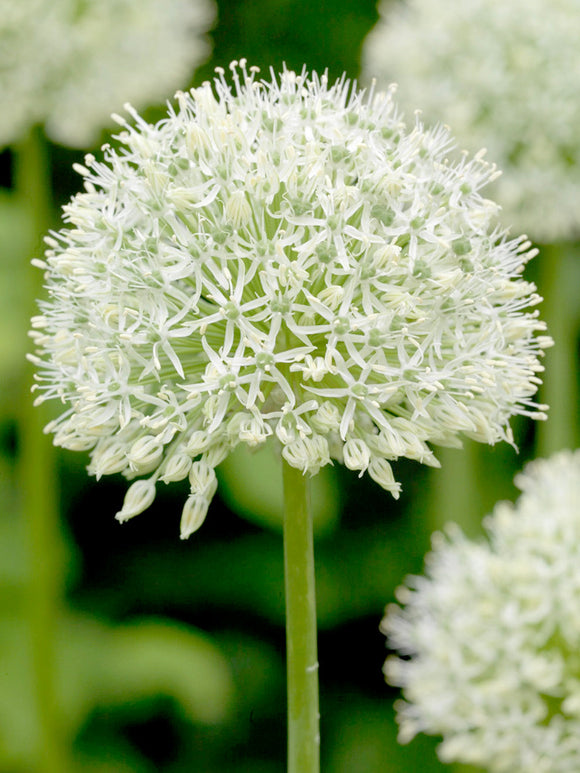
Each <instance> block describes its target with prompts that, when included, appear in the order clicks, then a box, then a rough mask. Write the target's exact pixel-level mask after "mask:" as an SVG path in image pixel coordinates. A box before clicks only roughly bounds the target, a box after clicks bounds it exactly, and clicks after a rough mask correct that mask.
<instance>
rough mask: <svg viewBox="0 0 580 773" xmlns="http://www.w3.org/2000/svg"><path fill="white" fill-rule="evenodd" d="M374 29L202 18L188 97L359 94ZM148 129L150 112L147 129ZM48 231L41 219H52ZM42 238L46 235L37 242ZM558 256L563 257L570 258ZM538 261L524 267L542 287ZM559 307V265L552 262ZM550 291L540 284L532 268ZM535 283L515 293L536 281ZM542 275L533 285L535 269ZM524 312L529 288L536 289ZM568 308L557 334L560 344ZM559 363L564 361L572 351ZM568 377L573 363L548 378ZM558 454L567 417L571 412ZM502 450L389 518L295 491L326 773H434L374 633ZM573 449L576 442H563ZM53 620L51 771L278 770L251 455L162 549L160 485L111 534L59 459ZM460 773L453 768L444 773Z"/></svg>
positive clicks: (6, 509)
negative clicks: (259, 86) (401, 712)
mask: <svg viewBox="0 0 580 773" xmlns="http://www.w3.org/2000/svg"><path fill="white" fill-rule="evenodd" d="M376 19H377V12H376V8H375V3H374V2H373V1H372V0H333V2H329V1H327V0H321V1H320V2H316V0H315V1H314V2H313V1H312V0H220V2H219V19H218V22H217V26H216V28H215V29H214V31H213V33H212V38H213V44H214V53H213V56H212V58H211V60H210V61H209V62H208V63H207V64H206V65H204V66H203V67H202V68H201V69H200V70H199V71H198V72H197V73H196V75H195V80H194V81H193V84H198V83H200V82H201V81H202V80H205V79H207V78H210V77H211V74H212V72H213V68H214V67H216V66H218V65H221V66H224V67H226V68H227V66H228V63H229V62H230V61H231V60H232V59H234V58H241V57H246V58H247V59H248V60H249V62H250V63H252V64H258V65H259V66H261V67H262V69H263V70H265V71H268V69H269V67H270V66H272V67H273V68H274V69H275V70H278V69H279V68H280V67H281V65H282V63H283V62H285V63H286V64H287V65H288V66H289V67H292V68H298V69H301V67H302V65H303V64H306V66H307V67H308V68H310V69H318V70H322V69H325V68H328V70H329V73H330V76H331V77H338V76H340V75H341V74H342V72H343V71H346V73H347V74H348V75H349V76H350V77H353V78H356V77H357V76H358V72H359V58H360V50H361V45H362V41H363V39H364V37H365V35H366V34H367V32H368V31H369V30H370V28H371V27H372V25H373V24H374V22H375V21H376ZM158 114H159V109H152V110H151V111H150V117H152V118H155V117H156V116H157V115H158ZM50 153H51V164H52V170H53V188H54V191H55V198H56V204H57V205H58V206H60V205H61V204H62V203H64V202H65V201H66V200H67V199H68V197H69V196H70V195H71V194H72V193H74V192H75V190H76V188H77V186H78V181H77V178H76V175H74V174H73V173H72V172H71V165H72V163H73V162H74V161H75V160H81V157H82V154H81V153H76V152H73V151H70V150H67V149H64V148H62V147H58V146H55V145H53V146H51V147H50ZM1 160H2V172H3V180H4V186H5V188H4V190H3V191H2V192H1V196H0V236H1V239H0V250H1V254H0V377H1V381H2V386H1V389H0V771H2V773H25V772H26V773H28V772H29V771H36V770H42V764H41V763H40V762H39V752H38V748H37V743H38V719H37V717H36V713H35V708H34V691H35V685H34V681H33V678H32V672H31V647H30V635H29V632H28V628H27V623H26V610H27V603H28V594H27V587H28V580H29V576H30V561H29V558H28V553H27V547H26V544H27V543H26V522H25V519H24V517H23V514H22V489H23V486H34V484H35V471H34V470H28V471H27V474H26V477H25V480H24V481H22V480H21V479H19V478H18V475H17V471H16V470H17V467H16V460H17V456H18V443H19V437H18V431H17V419H18V415H19V413H20V410H21V407H22V405H23V402H24V401H28V400H29V396H28V394H26V393H23V391H22V387H21V384H22V383H23V367H24V366H23V354H24V351H25V350H26V348H27V346H28V344H27V342H26V330H27V327H28V311H27V305H26V302H25V297H26V279H25V273H26V268H25V266H26V263H27V260H28V256H29V253H30V250H31V244H30V239H29V236H28V234H29V232H30V228H29V227H28V223H27V215H26V212H25V210H24V208H23V207H22V206H21V205H20V203H19V202H18V201H17V200H16V199H15V197H14V195H13V194H12V192H11V190H10V186H11V177H10V171H11V167H10V164H11V155H10V152H9V151H6V152H5V153H4V154H3V155H2V159H1ZM56 217H57V213H56V212H55V218H56ZM55 222H56V221H55ZM572 251H573V245H572V246H570V252H571V253H572ZM543 259H544V258H543V256H542V257H540V258H539V259H538V265H540V266H541V261H542V260H543ZM567 265H568V268H569V271H570V275H569V285H570V286H572V287H576V286H577V280H578V266H579V261H578V259H577V257H574V258H570V259H569V260H568V263H567ZM547 268H548V273H549V266H548V267H547ZM539 270H540V268H538V266H535V267H532V270H531V274H532V275H533V274H534V272H536V273H538V271H539ZM543 271H544V273H545V271H546V266H544V267H543ZM540 291H542V288H540ZM575 299H576V300H577V294H575V296H574V298H573V299H572V301H571V302H570V303H568V304H567V308H568V309H569V312H568V316H567V317H566V319H565V324H566V325H567V327H568V329H569V330H571V331H573V335H574V336H576V338H575V340H576V342H577V323H578V312H577V306H578V304H577V303H576V304H575V303H574V300H575ZM577 349H578V347H577V345H576V352H577ZM568 367H569V369H572V370H573V371H574V373H575V374H576V380H577V378H578V376H577V374H578V363H577V359H576V360H575V361H573V362H569V363H568ZM569 416H570V425H571V426H572V427H573V430H572V435H571V436H572V437H574V436H575V437H577V430H578V427H577V425H578V421H577V406H575V405H571V406H570V413H569ZM515 433H516V439H517V442H518V443H519V445H520V454H519V455H516V453H515V452H514V451H513V449H511V448H509V447H505V448H504V447H497V448H475V447H474V446H472V445H470V446H468V448H467V451H466V452H465V453H462V452H460V451H451V452H446V454H445V466H444V469H443V470H442V471H432V470H428V469H423V468H421V467H420V466H419V465H418V464H414V463H413V464H412V463H406V462H401V463H398V464H397V474H398V476H399V477H400V479H401V480H402V481H403V486H404V492H403V496H402V498H401V500H400V501H399V502H394V501H393V500H392V499H391V498H390V497H389V496H388V495H387V494H386V493H385V492H383V491H381V490H380V489H378V487H377V486H375V485H374V484H373V483H372V481H369V480H368V479H367V478H362V479H358V478H357V477H356V476H355V475H354V474H352V473H348V471H346V470H344V469H340V468H338V467H337V466H335V467H334V468H333V469H330V470H324V471H323V472H322V473H321V475H320V476H319V477H318V478H317V479H316V481H315V492H314V502H315V522H316V536H317V541H316V571H317V593H318V610H319V651H320V652H319V655H320V657H319V659H320V679H321V711H322V768H323V770H324V771H326V772H327V773H359V772H360V773H399V772H400V773H402V772H403V771H414V770H417V771H422V773H432V772H433V773H435V771H439V770H442V769H443V766H442V765H441V764H440V763H439V762H438V760H437V758H436V754H435V752H434V747H435V740H433V739H427V738H419V739H416V740H415V741H414V742H413V743H412V744H411V745H410V746H408V747H401V746H398V745H397V743H396V724H395V721H394V713H393V706H392V703H393V699H395V698H396V697H397V695H396V691H394V690H392V689H390V688H388V687H387V686H386V685H385V684H384V681H383V677H382V673H381V667H382V663H383V661H384V658H385V655H386V650H385V642H384V637H383V636H382V635H381V634H380V633H379V630H378V625H379V622H380V619H381V616H382V613H383V608H384V606H385V604H386V603H387V602H389V601H391V600H392V599H393V591H394V588H395V587H396V585H398V584H399V583H400V582H401V581H402V579H403V577H404V576H405V575H406V574H407V573H413V572H419V571H420V570H421V566H422V562H423V556H424V553H425V551H426V550H427V549H428V546H429V535H430V532H431V531H432V529H434V528H436V527H438V526H441V525H442V523H444V522H445V521H446V520H458V521H459V522H460V523H462V525H463V526H464V528H465V529H466V530H467V531H468V533H470V534H472V535H476V534H478V533H479V531H480V525H479V524H480V521H481V518H482V516H483V515H484V514H485V513H486V512H489V511H490V510H491V508H492V507H493V504H494V503H495V502H496V501H497V500H498V499H501V498H514V496H515V494H516V492H515V489H514V487H513V485H512V478H513V475H514V473H515V472H516V471H517V470H519V469H520V468H521V466H522V465H523V463H524V461H525V460H527V459H528V458H530V457H532V456H533V455H534V453H535V451H534V428H533V427H532V426H531V424H530V423H528V422H526V421H520V422H517V423H516V425H515ZM574 433H575V435H574ZM57 454H58V457H57V458H58V481H59V488H60V493H61V502H62V509H61V545H60V560H61V565H62V567H63V572H64V578H63V593H64V595H63V604H62V615H61V620H60V621H59V626H58V638H57V661H58V662H57V666H58V672H57V673H58V686H59V706H58V711H59V712H60V713H59V716H60V717H61V718H62V725H63V733H64V735H65V737H66V738H67V742H68V745H69V751H70V760H71V770H79V771H89V773H92V772H93V771H94V772H95V773H97V772H98V773H106V772H108V771H110V772H111V773H124V772H125V771H127V773H129V771H131V772H134V773H141V772H143V773H149V772H150V771H169V772H170V773H181V771H197V772H198V773H276V772H278V771H282V770H284V768H285V753H286V749H285V743H286V729H285V681H284V680H285V666H284V598H283V567H282V540H281V498H280V469H279V467H278V464H277V461H276V460H275V459H274V457H272V456H270V454H269V452H268V451H265V452H260V453H259V454H256V455H253V456H252V455H250V454H249V453H248V452H245V451H244V452H237V453H236V454H235V455H233V456H232V458H231V459H229V460H228V461H227V462H226V463H224V465H223V466H222V469H221V473H220V478H221V480H220V489H219V492H218V496H217V497H216V500H215V502H214V504H213V505H212V508H211V510H210V514H209V517H208V520H207V522H206V523H205V524H204V526H203V528H202V529H201V531H200V532H198V533H197V534H196V535H195V536H194V537H193V538H191V539H190V540H189V541H187V542H181V541H180V540H179V539H178V526H179V525H178V521H179V514H180V510H181V502H182V500H183V492H182V491H179V490H176V489H178V488H179V487H176V486H175V485H172V486H171V487H169V488H168V489H167V490H166V491H162V492H161V493H160V495H159V496H158V498H157V500H156V502H155V504H154V506H153V507H152V508H151V509H150V510H149V511H148V512H146V513H144V514H143V515H141V516H139V517H138V518H137V519H135V520H134V521H131V522H130V523H128V524H127V525H125V526H120V525H119V524H117V523H116V522H115V521H114V520H113V515H114V513H115V512H116V510H117V509H118V508H119V505H120V503H121V501H122V498H123V493H124V490H125V483H124V481H121V480H117V479H115V478H113V479H109V480H102V481H101V482H99V483H98V484H96V483H95V482H94V480H93V479H89V478H88V477H87V475H86V472H85V469H84V466H85V464H86V461H87V460H86V459H85V458H84V457H83V455H81V454H72V453H70V452H57ZM455 769H456V770H459V768H455Z"/></svg>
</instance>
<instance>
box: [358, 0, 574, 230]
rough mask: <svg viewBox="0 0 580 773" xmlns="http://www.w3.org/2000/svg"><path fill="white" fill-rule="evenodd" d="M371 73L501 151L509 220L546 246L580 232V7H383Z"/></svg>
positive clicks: (411, 3)
mask: <svg viewBox="0 0 580 773" xmlns="http://www.w3.org/2000/svg"><path fill="white" fill-rule="evenodd" d="M379 12H380V19H379V22H378V24H377V26H376V27H375V29H374V30H373V31H372V32H371V34H370V35H369V38H368V40H367V43H366V44H365V46H364V49H363V69H364V72H365V77H367V78H372V77H376V78H378V80H379V82H382V83H385V84H387V83H390V82H391V81H396V82H397V83H399V85H400V88H401V97H402V98H403V99H404V104H405V107H406V108H407V107H410V108H412V109H414V108H417V107H420V108H421V109H422V110H423V111H424V117H425V121H426V122H430V121H444V122H445V123H447V124H449V126H451V128H452V130H453V132H454V134H455V136H456V137H457V139H458V141H459V142H460V143H461V145H462V146H464V145H465V146H467V147H468V148H469V149H470V150H472V151H476V150H478V149H479V148H481V147H486V148H488V149H489V153H490V156H491V157H492V158H493V159H494V161H495V162H496V163H497V164H498V166H499V167H500V169H502V170H503V172H504V174H503V175H502V177H501V179H500V180H499V181H498V184H497V187H496V189H495V194H494V195H497V199H498V201H499V203H500V204H501V205H502V207H503V209H504V212H505V222H506V223H511V224H512V225H513V226H515V228H516V229H517V230H518V231H520V230H521V231H525V232H526V233H528V234H529V235H530V237H531V238H532V239H534V240H535V241H538V242H553V241H560V240H562V239H574V238H576V237H577V236H578V234H579V233H580V173H579V169H580V140H579V135H578V131H577V127H578V125H579V123H580V92H579V90H578V83H579V80H580V46H578V29H579V26H580V5H579V4H578V0H558V2H552V0H503V1H502V0H491V1H490V0H464V2H461V3H457V2H454V0H406V2H405V3H404V4H399V3H391V2H386V1H385V0H383V2H382V3H381V4H380V6H379Z"/></svg>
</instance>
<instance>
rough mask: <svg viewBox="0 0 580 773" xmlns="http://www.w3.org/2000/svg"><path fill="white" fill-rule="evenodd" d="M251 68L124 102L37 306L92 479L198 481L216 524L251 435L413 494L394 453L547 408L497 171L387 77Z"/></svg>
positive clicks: (418, 451)
mask: <svg viewBox="0 0 580 773" xmlns="http://www.w3.org/2000/svg"><path fill="white" fill-rule="evenodd" d="M232 71H233V86H231V85H230V84H229V83H228V81H227V80H226V79H225V77H224V74H223V71H222V70H219V71H218V77H217V78H216V80H215V83H214V88H213V89H212V86H211V85H210V84H209V83H206V84H205V85H203V86H202V87H201V88H197V89H193V90H192V91H191V93H189V94H178V95H177V107H176V108H174V107H170V109H169V114H168V116H167V118H166V119H165V120H162V121H160V122H159V123H158V124H156V125H154V126H153V125H149V124H147V123H145V122H144V121H143V119H142V118H140V116H139V115H138V114H137V113H136V112H135V111H134V110H133V109H132V108H131V107H129V106H128V107H127V110H128V112H129V114H130V115H131V118H132V120H130V121H125V120H124V119H122V118H119V121H120V122H121V124H122V125H123V127H124V131H123V132H122V133H121V134H120V136H119V139H120V141H121V148H120V150H113V149H112V148H109V147H106V148H105V160H104V161H97V160H96V159H95V158H94V157H93V156H87V157H86V159H85V166H77V170H78V171H79V172H80V173H81V174H82V175H83V177H84V185H85V191H84V193H80V194H78V195H77V196H76V197H75V198H74V199H73V200H72V201H71V203H70V204H69V205H68V206H66V207H65V220H66V222H67V226H66V227H65V228H63V229H62V230H61V231H60V232H59V233H54V234H53V235H52V236H50V237H49V238H48V239H47V243H48V246H49V249H48V251H47V253H46V262H40V265H41V266H42V267H43V268H44V269H45V270H46V284H47V288H48V292H49V300H48V301H44V302H42V303H41V316H39V317H37V318H35V319H34V320H33V328H34V330H33V333H32V336H33V338H34V340H35V342H36V346H37V355H36V356H34V357H33V361H34V362H35V363H36V364H37V366H38V376H37V389H38V390H39V391H40V396H39V397H38V400H39V401H43V400H47V399H53V398H57V399H60V400H62V402H63V403H64V404H65V406H66V410H65V412H64V413H63V414H62V416H61V417H60V418H58V419H57V420H55V421H54V422H53V423H52V424H51V425H50V426H49V430H50V431H52V432H54V433H55V443H56V444H58V445H61V446H64V447H65V448H71V449H78V450H84V449H91V455H92V461H91V465H90V470H91V472H93V473H94V474H95V475H97V476H100V475H103V474H108V473H114V472H122V473H123V474H124V475H126V476H127V477H134V476H141V475H145V474H152V477H151V480H152V481H153V482H156V481H157V480H162V481H165V482H169V481H174V480H180V479H184V478H185V477H187V476H188V475H189V476H190V481H191V482H192V486H193V489H194V490H193V494H194V495H195V500H194V501H192V502H190V504H189V505H188V513H189V515H188V518H186V522H187V523H194V524H199V523H200V522H201V516H200V515H199V512H200V508H201V504H200V502H202V500H203V501H204V502H205V503H206V509H207V504H208V503H209V500H210V498H211V496H212V495H213V492H214V490H215V486H214V479H213V477H212V476H211V474H210V470H213V469H214V467H215V466H216V465H217V464H219V463H220V461H222V460H223V459H224V458H225V456H226V455H227V454H228V453H229V452H230V450H231V449H232V448H234V447H235V446H236V445H238V444H239V443H246V444H247V445H248V446H250V447H257V446H260V445H262V444H263V443H265V442H266V441H268V440H269V439H272V441H273V442H275V443H278V444H279V446H280V448H281V453H282V455H283V457H284V458H285V459H286V460H287V462H288V463H289V464H291V465H292V466H294V467H296V468H298V469H300V470H303V471H304V472H305V473H311V474H313V473H316V472H317V471H318V470H319V469H320V468H321V467H323V466H324V465H326V464H329V463H330V462H331V459H337V460H339V461H341V462H342V461H344V462H345V464H346V465H347V466H348V467H350V468H351V469H353V470H357V471H359V472H360V474H361V475H362V474H363V472H364V471H365V470H368V472H369V474H370V475H371V477H372V478H374V479H375V480H376V481H378V483H380V484H381V485H382V486H383V487H384V488H385V489H387V490H389V491H391V492H392V493H393V494H394V495H395V496H397V495H398V492H399V484H398V483H397V482H396V481H395V479H394V476H393V472H392V470H391V467H390V461H392V460H394V459H397V458H398V457H407V458H411V459H417V460H419V461H421V462H424V463H427V464H435V465H436V464H437V462H436V460H435V458H434V456H433V453H432V451H431V449H430V448H429V446H428V445H427V443H428V442H434V443H440V444H443V445H457V444H460V441H459V440H458V435H459V434H465V435H468V436H469V437H472V438H475V439H477V440H480V441H484V442H489V443H494V442H496V441H498V440H508V441H510V442H511V441H512V435H511V431H510V428H509V425H508V420H509V418H510V416H511V415H513V414H516V413H520V414H526V415H532V416H534V417H536V418H540V417H543V416H544V414H543V413H542V406H537V405H536V404H535V403H534V402H533V399H532V398H533V395H534V393H535V391H536V388H537V384H538V383H539V379H538V377H537V373H538V371H540V370H541V366H540V364H539V361H538V356H539V355H540V354H541V350H542V347H544V346H546V345H547V344H549V339H547V338H546V337H545V336H543V335H539V336H537V335H536V333H537V332H538V331H543V330H544V325H543V323H542V322H540V321H539V320H538V317H537V311H530V310H528V308H529V307H530V306H533V305H534V304H536V303H537V301H538V300H539V298H538V296H537V295H536V294H535V288H534V287H533V285H531V284H529V283H528V282H525V281H523V280H522V279H521V277H520V274H521V272H522V270H523V267H524V264H525V262H526V261H527V260H528V259H529V258H530V257H531V256H532V255H533V254H534V251H533V250H530V243H529V242H528V241H527V240H526V239H525V237H522V238H519V239H515V240H506V239H505V237H504V234H503V232H502V231H501V230H500V229H499V228H498V226H497V224H496V213H497V207H496V205H495V204H493V203H492V202H491V201H488V200H486V199H484V198H482V196H481V195H480V193H479V190H480V188H481V187H482V186H483V185H484V184H485V183H487V182H488V181H489V179H490V178H493V176H494V175H495V168H494V167H493V166H490V165H488V164H486V163H485V162H484V161H483V159H482V158H481V156H476V157H475V158H474V159H472V160H468V159H467V158H465V157H464V158H462V160H461V162H460V163H459V164H457V165H454V164H451V163H449V162H448V161H447V160H446V157H447V153H448V152H449V151H450V149H451V148H452V141H451V139H450V137H449V135H448V133H447V131H445V130H444V129H435V130H424V129H423V127H422V126H421V124H420V123H418V122H417V123H416V124H415V125H414V126H413V127H411V128H410V129H407V128H406V127H405V125H404V124H403V123H402V122H401V120H400V118H399V116H398V115H397V112H396V110H395V108H394V105H393V100H392V92H387V93H381V94H375V93H374V92H373V91H372V90H371V91H370V92H369V93H366V94H365V93H364V92H361V91H358V90H357V89H356V88H355V87H354V86H353V85H351V84H350V83H349V81H347V80H345V79H344V78H342V79H341V80H339V81H338V82H337V83H335V84H334V85H329V84H328V82H327V77H326V75H322V76H318V75H316V74H313V75H312V76H310V77H309V76H308V75H307V73H306V72H303V73H302V74H296V73H294V72H289V71H286V70H285V71H284V72H283V73H282V74H281V75H279V76H278V77H276V76H274V75H272V80H271V81H261V80H258V77H257V68H250V69H249V70H248V69H247V68H246V65H245V62H244V61H242V62H240V64H239V65H238V64H237V63H235V62H234V63H233V64H232ZM200 464H202V466H203V473H202V472H200V471H199V470H198V469H197V467H196V465H197V466H199V465H200ZM192 471H193V472H192ZM192 475H193V476H194V478H195V480H193V479H192ZM200 481H201V482H200ZM203 481H205V482H203ZM149 492H150V489H147V488H143V487H141V488H139V491H138V494H139V496H137V497H135V496H132V497H131V500H130V503H129V504H128V505H126V507H124V508H123V510H122V511H121V513H120V517H121V518H125V517H129V516H130V515H133V514H135V513H136V511H137V510H138V509H139V507H138V504H135V502H137V503H139V502H141V500H143V501H144V502H146V503H148V502H149V499H150V496H149ZM190 515H191V518H190ZM189 531H190V529H189V528H188V527H186V528H185V529H184V532H183V533H184V535H187V534H188V533H189Z"/></svg>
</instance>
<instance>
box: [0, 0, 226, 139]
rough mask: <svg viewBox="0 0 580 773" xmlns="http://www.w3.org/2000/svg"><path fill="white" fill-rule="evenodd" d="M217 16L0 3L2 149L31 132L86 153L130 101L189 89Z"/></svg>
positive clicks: (107, 3)
mask: <svg viewBox="0 0 580 773" xmlns="http://www.w3.org/2000/svg"><path fill="white" fill-rule="evenodd" d="M214 17H215V7H214V4H213V2H212V0H88V1H87V0H84V1H83V2H80V1H79V0H0V95H1V97H2V100H3V105H4V109H3V110H2V113H1V114H0V147H1V146H3V145H8V144H11V143H13V142H16V141H18V140H20V139H21V138H22V136H23V134H24V133H25V132H26V131H27V130H28V129H29V128H30V127H31V126H34V125H35V124H43V125H44V127H45V130H46V133H47V135H48V136H49V137H50V138H51V139H53V140H54V141H56V142H59V143H62V144H64V145H70V146H72V147H87V146H88V145H92V144H93V143H94V142H95V141H96V140H98V137H99V134H100V132H101V130H102V129H103V128H104V127H106V126H108V125H109V124H110V117H111V113H112V112H113V111H114V110H120V109H121V108H122V106H123V104H124V102H125V101H126V100H127V99H131V100H132V101H133V103H134V104H136V105H138V106H142V107H145V106H148V105H151V104H154V103H155V102H159V101H160V100H164V99H165V97H166V95H167V93H168V91H172V90H174V89H176V88H177V87H179V86H185V85H187V83H188V82H189V81H190V80H191V76H192V74H193V70H194V68H195V67H196V66H197V65H198V64H200V63H201V62H202V61H204V60H205V59H206V57H207V55H208V53H209V45H208V42H207V40H206V39H205V37H204V34H205V32H206V31H207V30H208V29H209V27H210V26H211V24H212V23H213V20H214Z"/></svg>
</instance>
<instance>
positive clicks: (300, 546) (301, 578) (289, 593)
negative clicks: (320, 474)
mask: <svg viewBox="0 0 580 773" xmlns="http://www.w3.org/2000/svg"><path fill="white" fill-rule="evenodd" d="M283 479H284V576H285V589H286V663H287V684H288V773H318V772H319V770H320V728H319V721H320V714H319V708H318V655H317V646H316V594H315V583H314V542H313V536H312V517H311V513H310V508H309V496H308V479H307V478H306V476H305V475H303V474H302V473H301V472H300V470H296V469H295V468H294V467H291V466H290V465H289V464H287V463H286V462H285V461H284V462H283Z"/></svg>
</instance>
